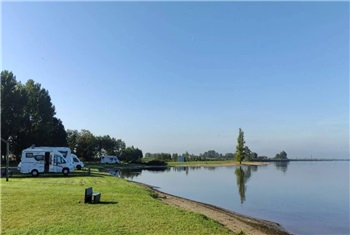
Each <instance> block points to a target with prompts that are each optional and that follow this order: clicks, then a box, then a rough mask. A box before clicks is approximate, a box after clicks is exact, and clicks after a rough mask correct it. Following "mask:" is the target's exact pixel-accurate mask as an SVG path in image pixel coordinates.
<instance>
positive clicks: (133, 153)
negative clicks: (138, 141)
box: [119, 146, 143, 162]
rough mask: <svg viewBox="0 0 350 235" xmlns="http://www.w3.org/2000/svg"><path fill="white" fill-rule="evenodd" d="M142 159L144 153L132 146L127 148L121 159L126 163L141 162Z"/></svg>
mask: <svg viewBox="0 0 350 235" xmlns="http://www.w3.org/2000/svg"><path fill="white" fill-rule="evenodd" d="M142 157H143V155H142V151H141V150H140V149H138V148H134V146H131V147H127V148H125V149H124V150H123V151H122V152H121V154H120V156H119V159H120V160H122V161H126V162H140V161H141V158H142Z"/></svg>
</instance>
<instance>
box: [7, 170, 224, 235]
mask: <svg viewBox="0 0 350 235" xmlns="http://www.w3.org/2000/svg"><path fill="white" fill-rule="evenodd" d="M89 186H92V187H93V190H94V191H96V192H100V193H101V194H102V195H101V203H99V204H84V190H85V188H87V187H89ZM230 233H231V231H230V230H228V229H226V228H225V227H223V226H221V225H220V224H219V223H217V222H215V221H213V220H211V219H208V218H207V217H205V216H202V215H200V214H196V213H192V212H188V211H184V210H181V209H178V208H175V207H171V206H168V205H166V204H164V203H162V202H161V201H159V200H158V199H156V198H155V196H154V194H153V193H152V191H150V190H148V189H145V188H143V187H140V186H138V185H135V184H132V183H129V182H127V181H126V180H123V179H120V178H116V177H113V176H110V175H109V174H106V173H100V172H98V171H92V173H91V175H90V176H87V175H86V173H75V174H73V175H70V176H68V177H64V176H62V175H61V174H57V175H40V176H39V177H37V178H33V177H31V176H30V175H28V176H27V175H25V176H23V175H19V176H17V175H14V177H11V178H9V182H6V179H4V178H2V179H1V234H230Z"/></svg>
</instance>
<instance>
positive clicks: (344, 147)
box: [1, 1, 350, 158]
mask: <svg viewBox="0 0 350 235" xmlns="http://www.w3.org/2000/svg"><path fill="white" fill-rule="evenodd" d="M1 15H2V18H1V55H2V60H1V66H2V67H1V69H2V70H9V71H12V72H13V73H14V75H15V76H16V79H17V81H20V82H22V83H25V82H26V81H27V80H28V79H33V80H34V81H35V82H37V83H40V84H41V86H42V87H43V88H45V89H47V90H48V91H49V95H50V96H51V100H52V103H53V104H54V106H55V108H56V117H58V118H60V119H61V120H62V122H63V124H64V126H65V128H66V129H74V130H82V129H86V130H89V131H91V132H92V133H93V134H94V135H97V136H99V135H110V136H111V137H114V138H116V139H122V140H123V141H125V143H126V145H127V146H135V147H137V148H140V149H141V150H142V151H143V153H146V152H151V153H157V152H166V153H179V154H181V153H185V152H186V151H188V152H189V153H193V154H199V153H204V152H206V151H208V150H215V151H217V152H219V153H223V154H225V153H228V152H235V147H236V145H237V136H238V130H239V128H242V130H243V131H244V135H245V141H246V145H247V146H249V148H250V149H251V150H252V151H254V152H257V153H258V154H259V155H266V156H269V157H274V156H275V155H276V154H277V153H279V152H281V151H282V150H284V151H286V152H287V154H288V157H289V158H309V157H313V158H326V157H329V158H349V28H350V27H349V3H348V2H335V3H334V2H210V1H209V2H113V1H112V2H103V3H98V2H6V1H5V2H3V3H2V5H1Z"/></svg>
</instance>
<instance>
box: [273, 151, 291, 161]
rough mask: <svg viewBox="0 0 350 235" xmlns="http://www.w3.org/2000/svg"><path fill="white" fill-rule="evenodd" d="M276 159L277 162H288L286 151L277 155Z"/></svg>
mask: <svg viewBox="0 0 350 235" xmlns="http://www.w3.org/2000/svg"><path fill="white" fill-rule="evenodd" d="M274 159H276V160H288V158H287V153H286V152H285V151H282V152H280V153H278V154H276V156H275V158H274Z"/></svg>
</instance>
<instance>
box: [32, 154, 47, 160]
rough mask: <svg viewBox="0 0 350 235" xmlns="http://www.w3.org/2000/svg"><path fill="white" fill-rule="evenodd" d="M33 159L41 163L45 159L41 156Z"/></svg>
mask: <svg viewBox="0 0 350 235" xmlns="http://www.w3.org/2000/svg"><path fill="white" fill-rule="evenodd" d="M34 159H35V160H37V161H42V160H44V159H45V157H44V156H43V155H35V156H34Z"/></svg>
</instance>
